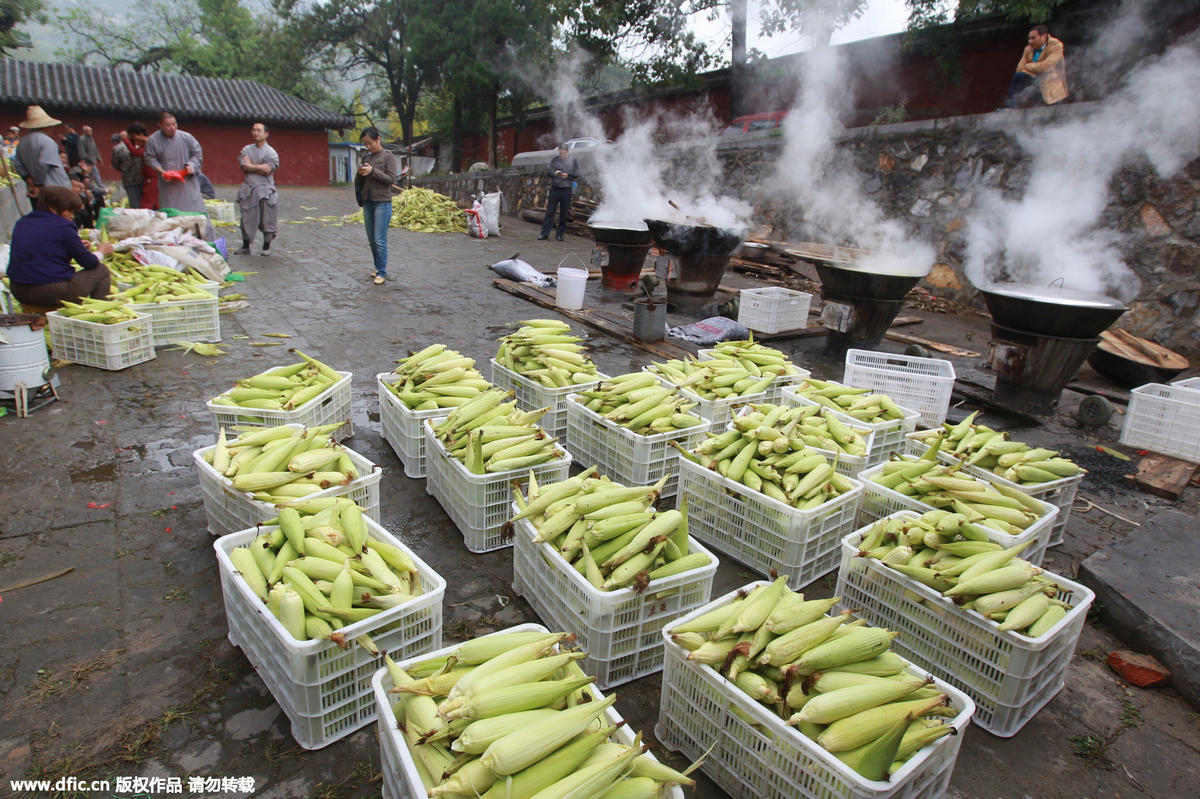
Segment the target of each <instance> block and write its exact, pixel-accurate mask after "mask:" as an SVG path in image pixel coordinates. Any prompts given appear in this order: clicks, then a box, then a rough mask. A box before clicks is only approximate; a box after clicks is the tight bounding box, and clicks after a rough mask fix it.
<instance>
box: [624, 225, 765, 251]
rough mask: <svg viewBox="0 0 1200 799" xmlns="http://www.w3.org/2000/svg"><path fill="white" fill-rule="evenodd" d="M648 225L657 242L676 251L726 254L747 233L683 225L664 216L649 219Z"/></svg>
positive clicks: (733, 248) (735, 246)
mask: <svg viewBox="0 0 1200 799" xmlns="http://www.w3.org/2000/svg"><path fill="white" fill-rule="evenodd" d="M646 227H648V228H650V233H651V234H652V235H653V236H654V241H655V243H657V244H658V246H659V247H662V248H663V249H664V250H666V251H667V252H669V253H671V254H672V255H704V256H717V257H725V256H729V255H732V254H733V251H734V250H736V249H737V248H738V247H740V246H741V244H742V240H743V239H744V238H745V236H744V235H743V234H742V233H740V232H737V231H733V230H725V229H723V228H718V227H713V226H712V225H680V224H677V223H675V222H667V221H664V220H662V219H647V220H646Z"/></svg>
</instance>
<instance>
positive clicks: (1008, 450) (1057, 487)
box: [906, 413, 1086, 547]
mask: <svg viewBox="0 0 1200 799" xmlns="http://www.w3.org/2000/svg"><path fill="white" fill-rule="evenodd" d="M975 416H976V414H974V413H972V414H971V415H970V416H968V417H967V418H965V419H963V420H962V421H961V422H959V423H958V424H956V425H951V424H948V423H945V424H943V425H942V427H941V428H940V429H935V430H918V431H916V432H914V433H909V434H908V437H907V448H908V452H907V453H906V454H909V455H915V456H918V457H921V456H924V455H925V454H926V453H928V452H929V450H930V447H933V451H934V452H935V453H936V454H937V458H938V460H940V461H942V462H943V463H950V464H954V463H958V464H961V468H962V471H964V472H966V473H967V474H970V475H972V476H974V477H982V478H983V479H984V480H987V481H988V482H989V483H998V484H1000V485H1004V486H1007V487H1009V488H1014V489H1017V490H1020V491H1023V492H1025V493H1026V494H1028V495H1029V496H1031V497H1033V498H1034V499H1040V500H1042V501H1043V502H1049V503H1050V504H1051V505H1053V506H1054V507H1056V508H1058V516H1057V517H1056V518H1055V521H1054V526H1053V527H1052V528H1051V529H1050V541H1049V544H1048V545H1049V546H1052V547H1053V546H1057V545H1059V544H1061V543H1062V541H1063V533H1064V532H1066V528H1067V522H1068V521H1069V520H1070V518H1071V506H1072V505H1074V504H1075V494H1076V492H1077V491H1078V490H1079V484H1080V483H1081V482H1082V481H1083V476H1084V474H1086V471H1085V470H1084V469H1082V468H1080V467H1079V466H1078V465H1077V464H1075V463H1074V462H1073V461H1071V460H1069V459H1067V458H1064V457H1062V456H1061V455H1060V454H1059V453H1058V451H1057V450H1052V449H1045V448H1043V447H1031V446H1030V445H1028V444H1024V443H1022V442H1020V441H1011V440H1010V439H1009V437H1008V434H1007V433H1001V432H998V431H996V430H992V429H991V428H990V427H987V426H986V425H981V424H975Z"/></svg>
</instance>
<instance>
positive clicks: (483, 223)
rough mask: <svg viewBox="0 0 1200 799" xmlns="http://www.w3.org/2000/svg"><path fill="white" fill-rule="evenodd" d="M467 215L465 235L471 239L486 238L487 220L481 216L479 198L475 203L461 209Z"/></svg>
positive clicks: (481, 210)
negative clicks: (465, 208) (463, 209)
mask: <svg viewBox="0 0 1200 799" xmlns="http://www.w3.org/2000/svg"><path fill="white" fill-rule="evenodd" d="M463 213H464V214H466V215H467V235H468V236H470V237H471V238H473V239H486V238H487V237H488V228H487V220H486V219H484V216H483V206H482V205H480V203H479V200H476V201H475V204H474V205H473V206H471V207H470V208H468V209H467V210H465V211H463Z"/></svg>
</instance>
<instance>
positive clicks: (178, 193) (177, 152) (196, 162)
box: [144, 111, 205, 214]
mask: <svg viewBox="0 0 1200 799" xmlns="http://www.w3.org/2000/svg"><path fill="white" fill-rule="evenodd" d="M144 161H145V164H146V165H147V166H149V167H150V168H151V169H153V170H154V171H155V172H157V173H158V207H159V208H174V209H176V210H177V211H194V212H195V213H198V214H202V213H204V212H205V211H204V198H203V197H201V196H200V181H199V180H198V179H197V177H196V176H197V175H199V174H200V165H201V164H202V163H203V162H204V152H203V151H202V150H201V149H200V142H198V141H196V137H195V136H193V135H192V134H190V133H188V132H187V131H183V130H180V129H179V123H178V122H176V121H175V115H174V114H172V113H171V112H169V111H164V112H163V113H162V117H161V119H160V121H159V128H158V130H157V131H156V132H155V133H154V134H153V135H152V136H150V138H149V139H147V140H146V155H145V156H144Z"/></svg>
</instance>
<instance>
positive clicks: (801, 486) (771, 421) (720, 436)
mask: <svg viewBox="0 0 1200 799" xmlns="http://www.w3.org/2000/svg"><path fill="white" fill-rule="evenodd" d="M768 407H770V408H771V410H770V411H769V412H767V413H766V414H765V415H764V414H750V415H748V416H738V417H735V418H734V420H733V422H732V424H731V429H730V430H727V431H726V432H724V433H709V436H708V438H707V439H705V440H704V441H702V442H701V443H700V445H699V446H698V447H696V450H695V454H694V455H693V456H689V457H691V458H692V460H694V461H695V462H697V463H699V464H701V465H703V466H705V467H707V468H709V469H714V470H716V471H717V472H719V473H720V474H721V475H722V476H723V477H726V478H728V479H730V480H733V481H735V482H738V483H741V484H743V485H745V486H746V487H747V488H750V489H752V490H754V491H761V492H762V493H763V494H766V495H767V496H768V497H770V498H771V499H774V500H778V501H779V502H786V503H787V504H788V505H791V506H792V507H795V508H799V509H800V510H811V509H812V508H815V507H817V506H819V505H821V504H823V503H825V502H827V501H829V500H830V499H833V498H834V497H836V496H839V495H840V494H843V493H845V492H846V491H850V490H852V489H853V488H854V485H853V483H851V482H850V481H849V480H848V479H847V478H845V477H843V476H842V475H840V474H838V473H837V472H835V471H834V467H833V465H832V464H831V463H830V462H829V460H828V459H827V458H826V457H825V455H824V454H823V453H821V452H819V451H817V450H816V449H813V448H812V447H810V446H809V445H808V444H807V443H806V442H805V441H804V439H803V438H802V437H801V435H800V433H799V432H798V431H797V428H798V427H799V424H800V417H799V416H797V417H796V418H794V419H793V420H792V421H791V422H788V423H787V424H782V423H781V421H780V420H781V419H782V418H783V415H784V413H785V412H787V411H788V410H789V409H788V408H785V407H783V406H779V405H774V406H768ZM684 454H686V453H684Z"/></svg>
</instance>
